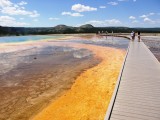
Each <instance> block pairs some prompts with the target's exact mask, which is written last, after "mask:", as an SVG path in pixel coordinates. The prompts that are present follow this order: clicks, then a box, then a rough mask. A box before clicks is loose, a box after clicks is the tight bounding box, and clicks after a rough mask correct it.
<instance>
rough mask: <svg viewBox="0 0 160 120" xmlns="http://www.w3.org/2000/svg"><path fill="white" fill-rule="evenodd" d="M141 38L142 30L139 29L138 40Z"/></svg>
mask: <svg viewBox="0 0 160 120" xmlns="http://www.w3.org/2000/svg"><path fill="white" fill-rule="evenodd" d="M140 39H141V32H140V31H138V42H140Z"/></svg>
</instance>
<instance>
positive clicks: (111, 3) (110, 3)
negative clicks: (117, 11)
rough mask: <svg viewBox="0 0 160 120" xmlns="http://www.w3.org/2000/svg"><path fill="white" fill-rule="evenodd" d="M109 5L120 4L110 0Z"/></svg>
mask: <svg viewBox="0 0 160 120" xmlns="http://www.w3.org/2000/svg"><path fill="white" fill-rule="evenodd" d="M108 4H109V5H118V3H117V2H108Z"/></svg>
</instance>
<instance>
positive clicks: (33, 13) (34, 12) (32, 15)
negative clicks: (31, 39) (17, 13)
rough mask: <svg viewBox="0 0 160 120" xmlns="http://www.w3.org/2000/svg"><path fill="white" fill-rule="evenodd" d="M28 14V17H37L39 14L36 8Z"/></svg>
mask: <svg viewBox="0 0 160 120" xmlns="http://www.w3.org/2000/svg"><path fill="white" fill-rule="evenodd" d="M29 16H30V17H38V16H40V14H39V13H38V12H37V11H36V10H34V11H33V12H30V13H29Z"/></svg>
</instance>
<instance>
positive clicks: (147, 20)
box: [143, 17, 155, 24]
mask: <svg viewBox="0 0 160 120" xmlns="http://www.w3.org/2000/svg"><path fill="white" fill-rule="evenodd" d="M143 21H144V22H147V23H152V24H153V23H155V21H153V20H151V19H150V18H147V17H146V18H144V20H143Z"/></svg>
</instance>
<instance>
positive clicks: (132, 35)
mask: <svg viewBox="0 0 160 120" xmlns="http://www.w3.org/2000/svg"><path fill="white" fill-rule="evenodd" d="M131 38H132V41H133V40H134V31H132V32H131Z"/></svg>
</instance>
